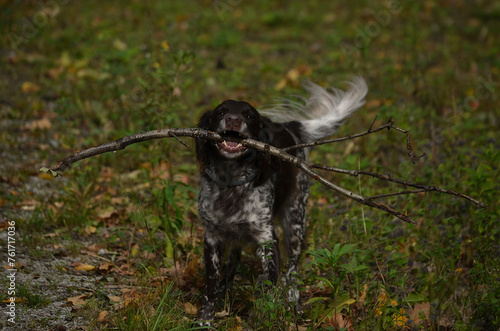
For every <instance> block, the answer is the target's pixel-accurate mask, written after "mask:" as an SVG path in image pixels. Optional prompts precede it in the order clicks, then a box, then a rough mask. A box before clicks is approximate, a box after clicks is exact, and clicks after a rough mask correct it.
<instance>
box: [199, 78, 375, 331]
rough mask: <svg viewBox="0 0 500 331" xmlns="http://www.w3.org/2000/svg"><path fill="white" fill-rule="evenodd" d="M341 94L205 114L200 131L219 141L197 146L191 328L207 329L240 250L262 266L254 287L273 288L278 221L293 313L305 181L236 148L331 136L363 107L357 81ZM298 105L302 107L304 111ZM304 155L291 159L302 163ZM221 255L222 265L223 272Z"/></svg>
mask: <svg viewBox="0 0 500 331" xmlns="http://www.w3.org/2000/svg"><path fill="white" fill-rule="evenodd" d="M350 85H351V88H350V90H348V91H342V90H339V89H330V90H327V89H324V88H322V87H320V86H318V85H316V84H314V83H312V82H308V83H307V84H306V85H305V89H306V90H307V91H308V92H309V97H308V98H307V99H303V101H304V102H303V103H298V102H291V101H290V102H288V103H285V104H282V105H278V106H275V107H272V108H270V109H267V110H264V111H261V112H259V111H257V110H256V109H255V108H254V107H252V106H251V105H250V104H249V103H247V102H244V101H234V100H226V101H224V102H222V103H221V104H220V105H218V106H217V107H216V108H215V109H214V110H209V111H207V112H205V113H204V114H203V115H202V116H201V118H200V121H199V123H198V127H199V128H201V129H205V130H209V131H212V132H216V133H218V134H220V135H221V136H222V137H224V139H225V140H224V141H222V142H215V141H210V140H206V139H202V138H197V139H196V156H197V161H198V164H199V167H200V176H201V180H200V193H199V200H198V203H199V216H200V219H201V222H202V224H203V227H204V229H205V237H204V261H205V269H206V270H205V272H206V288H205V294H204V297H203V298H202V305H201V309H200V312H199V314H198V317H197V321H199V324H198V325H202V326H211V325H212V321H213V319H214V316H215V309H216V303H217V299H218V296H219V294H220V293H222V292H223V291H224V290H225V289H226V288H230V287H231V285H232V282H233V278H234V276H235V273H236V269H237V266H238V263H239V261H240V257H241V251H242V249H244V248H247V247H250V246H249V245H251V246H253V247H256V251H257V256H258V257H259V258H260V260H261V262H262V275H261V276H260V277H259V278H261V279H267V280H269V281H271V282H272V283H273V284H276V283H277V282H278V280H279V275H280V265H279V264H280V256H279V243H278V237H277V234H276V232H275V219H277V220H279V222H278V223H279V224H280V225H281V228H282V237H283V240H284V242H285V247H286V248H287V249H286V250H287V255H288V266H287V268H286V273H285V274H284V277H283V278H284V281H285V283H286V284H287V285H290V286H289V288H290V289H289V290H288V293H287V294H288V300H289V301H290V302H291V303H295V305H296V309H297V310H298V311H299V312H300V309H301V308H300V293H299V291H298V290H297V288H296V286H294V283H295V281H294V275H295V274H296V273H298V272H299V260H300V256H301V252H302V249H303V247H304V237H305V234H306V217H305V216H306V206H307V200H308V196H309V184H310V183H309V178H308V176H307V175H306V174H305V173H303V172H302V171H300V170H299V169H298V168H296V167H295V166H294V165H292V164H290V163H287V162H284V161H280V160H279V159H277V158H275V157H272V156H270V155H269V154H267V153H265V152H261V151H256V150H255V149H252V148H248V147H245V146H243V145H242V144H240V143H239V142H238V141H241V139H245V138H249V139H255V140H259V141H262V142H264V143H266V144H269V145H272V146H275V147H277V148H285V147H290V146H293V145H297V144H303V143H310V142H313V141H317V140H320V139H324V138H326V137H328V136H331V135H332V134H333V133H334V132H335V131H336V129H337V128H338V127H339V126H340V125H341V124H342V122H343V121H344V120H345V119H346V118H347V117H349V116H350V115H351V114H352V113H353V112H355V111H356V110H357V109H358V108H360V107H361V106H363V104H364V98H365V95H366V93H367V90H368V88H367V85H366V83H365V81H364V79H363V78H361V77H356V78H354V79H353V81H352V82H350ZM304 103H305V104H304ZM309 152H310V148H308V147H305V148H298V149H292V150H290V151H289V153H290V154H292V155H294V156H296V157H298V158H300V159H303V160H307V159H308V155H309ZM225 253H227V262H226V264H225V267H224V268H222V262H223V258H224V256H225Z"/></svg>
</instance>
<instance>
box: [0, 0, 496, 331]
mask: <svg viewBox="0 0 500 331" xmlns="http://www.w3.org/2000/svg"><path fill="white" fill-rule="evenodd" d="M52 3H53V2H52ZM399 4H400V6H396V7H388V5H385V4H383V3H373V2H368V1H361V0H360V1H354V2H352V3H349V4H344V3H340V2H328V3H327V2H316V1H312V2H281V1H280V2H272V3H269V2H266V1H253V2H247V1H215V2H212V1H192V3H190V4H186V3H185V2H176V1H148V2H141V1H130V2H127V3H126V4H122V5H117V3H115V2H98V1H86V2H85V3H83V2H82V3H80V2H78V3H74V2H68V3H67V4H60V5H58V7H57V8H52V7H48V5H45V7H44V6H42V5H37V4H34V3H33V4H32V3H30V2H23V1H14V2H7V1H0V6H1V7H2V14H1V15H2V16H1V17H0V22H1V23H0V28H1V29H2V30H1V31H2V32H3V33H2V38H3V39H2V44H1V45H2V47H1V49H2V50H3V51H2V53H1V54H2V57H1V60H0V76H1V77H2V79H0V107H1V112H0V120H1V121H2V131H1V132H0V146H1V147H0V151H1V153H2V158H3V159H5V161H3V162H4V164H3V165H2V167H1V168H0V169H1V174H0V176H1V181H0V182H1V183H0V184H1V185H2V190H0V208H3V209H5V212H6V215H8V217H9V218H12V219H15V220H16V223H18V224H19V229H18V231H19V233H20V234H21V236H22V237H23V239H24V242H25V243H26V245H27V246H28V251H29V252H30V256H32V258H34V259H41V258H47V257H50V254H47V253H44V252H43V250H40V249H38V247H45V246H47V245H55V244H56V243H57V242H58V240H59V239H58V238H64V243H66V244H65V245H67V252H68V254H71V255H72V256H75V257H76V256H78V254H80V249H81V247H82V245H83V244H82V243H80V240H82V239H85V240H87V241H92V242H94V243H98V244H99V245H101V246H102V247H105V248H106V249H107V250H108V251H111V252H114V253H116V254H115V255H113V256H120V254H122V253H123V252H127V253H126V255H124V256H126V260H120V261H119V262H116V261H115V263H121V264H126V265H128V266H130V268H131V269H133V270H137V271H136V272H137V273H136V274H134V275H132V276H130V277H128V278H127V280H126V281H127V282H129V283H140V282H142V281H143V279H144V278H145V279H146V281H147V280H148V279H153V278H154V277H159V276H161V277H166V278H167V279H168V281H169V282H170V283H169V284H171V287H170V288H168V290H166V289H165V290H164V291H160V290H158V291H153V290H151V291H150V292H148V293H147V294H144V295H145V296H144V298H147V299H145V300H143V301H141V302H140V304H131V305H129V306H127V307H116V306H112V307H113V308H110V309H109V310H110V318H109V320H108V322H107V323H108V324H102V323H100V322H97V316H98V314H99V313H100V311H101V310H102V309H103V307H100V306H99V305H98V304H96V305H97V306H95V307H94V308H92V307H89V308H88V309H87V313H88V316H87V317H88V320H89V321H90V322H89V323H90V325H91V328H92V329H95V330H97V329H101V328H110V329H112V328H120V329H122V328H124V329H150V330H161V329H166V328H169V327H173V326H177V325H182V326H183V327H188V325H189V323H188V322H189V320H192V319H193V314H190V313H188V312H187V311H186V309H185V304H186V303H190V304H193V305H197V304H198V301H199V299H200V297H201V290H202V287H203V273H202V264H201V261H202V258H201V257H202V235H201V233H202V229H201V225H200V223H199V221H198V217H197V210H196V195H197V190H198V188H197V170H196V165H195V158H194V151H193V148H191V149H190V148H186V147H184V146H183V145H181V144H179V143H178V142H177V141H175V140H162V141H154V142H146V143H142V144H138V145H134V146H130V147H128V148H127V149H126V150H124V151H120V152H117V153H110V154H107V155H101V156H99V157H95V158H91V159H87V160H84V161H81V162H79V163H77V164H75V165H74V166H73V167H72V169H69V170H67V171H66V172H65V174H64V178H63V179H61V178H57V179H55V180H49V179H43V178H41V179H38V178H37V177H36V176H37V169H38V168H39V167H40V166H42V165H50V164H54V163H56V162H57V161H59V160H61V159H62V158H63V157H65V156H66V155H68V154H70V153H72V152H74V151H76V150H80V149H83V148H85V147H90V146H93V145H97V144H101V143H104V142H108V141H111V140H114V139H117V138H120V137H122V136H124V135H128V134H132V133H136V132H140V131H146V130H151V129H154V128H162V127H193V126H195V124H196V122H197V119H198V118H199V116H200V115H201V114H202V113H203V112H204V111H205V110H207V109H210V108H213V107H214V106H215V105H217V104H218V103H219V102H221V101H222V100H224V99H228V98H234V99H242V100H246V101H249V102H250V103H252V104H253V105H254V106H256V107H261V106H263V105H267V104H270V103H273V102H275V100H276V99H278V98H281V97H286V96H290V95H297V94H302V93H303V92H302V91H301V89H300V82H301V81H303V80H305V79H308V78H310V79H312V80H313V81H315V82H318V83H319V84H321V85H325V86H326V85H335V86H338V85H339V84H340V86H343V85H342V82H343V81H344V80H346V79H348V78H349V77H350V76H352V75H353V74H361V75H362V76H364V77H365V78H366V79H367V81H368V85H369V89H370V91H369V94H368V96H367V105H366V106H365V107H364V108H363V109H361V110H360V111H359V112H358V113H357V114H355V115H354V116H353V117H352V118H351V119H349V120H348V121H347V122H346V124H345V125H344V126H343V127H342V128H341V129H340V131H339V133H338V134H337V136H342V135H347V134H352V133H355V132H360V131H364V130H366V129H367V128H368V127H369V126H370V124H371V123H372V121H373V119H374V118H375V116H376V115H378V120H377V122H376V124H382V123H385V122H386V121H387V120H388V119H389V118H391V117H392V118H393V120H394V121H395V122H396V125H397V126H399V127H401V128H404V129H409V130H411V136H412V144H413V148H414V150H415V152H416V153H417V154H419V155H420V154H422V153H425V154H426V157H423V158H422V159H420V160H419V161H418V162H417V164H412V163H411V162H409V160H408V158H407V156H406V145H405V144H406V142H405V137H404V135H400V134H396V133H395V132H392V131H390V132H380V133H377V134H373V135H369V136H368V137H364V138H360V139H358V140H356V141H355V142H354V143H350V142H347V143H341V144H334V145H324V146H320V147H319V148H317V149H315V151H314V152H313V153H312V159H313V160H314V161H315V162H318V163H324V164H328V165H331V166H336V167H341V168H346V169H358V167H359V165H361V168H362V169H365V170H370V171H376V172H380V173H390V174H391V175H393V176H395V177H401V178H405V179H407V180H409V181H413V182H418V183H426V184H432V185H437V186H442V187H445V188H448V189H451V190H455V191H459V192H462V193H465V194H469V195H471V196H473V197H476V198H478V199H480V200H481V201H482V202H484V203H485V204H487V205H488V208H487V209H477V208H476V207H475V206H473V205H471V204H470V203H469V202H467V201H465V200H463V199H459V198H456V197H452V196H443V195H439V194H435V193H426V194H419V195H411V196H403V197H394V198H388V199H386V200H384V202H385V203H387V204H388V205H390V206H391V207H393V208H395V209H398V210H401V211H407V212H408V213H409V215H411V216H413V217H414V218H415V220H416V221H417V225H408V224H404V223H402V222H400V221H398V220H396V219H393V218H392V217H390V216H388V215H385V214H383V213H381V212H379V211H377V210H374V209H370V208H367V207H362V206H360V205H358V204H356V203H355V202H353V201H350V200H347V199H344V198H342V197H339V196H337V195H335V194H333V193H332V192H331V191H329V190H328V189H326V188H325V187H322V186H321V185H319V184H315V185H313V186H312V188H311V199H310V201H311V202H310V208H309V211H308V215H309V216H308V220H309V228H308V229H309V235H308V250H309V252H308V253H305V254H304V262H303V263H302V271H301V276H302V282H303V284H302V285H301V286H302V287H303V288H302V293H303V296H304V299H305V301H308V302H309V304H307V305H305V307H304V310H305V313H304V315H303V316H302V317H297V316H295V315H294V314H292V313H291V311H289V310H286V309H284V310H283V309H281V308H283V307H286V305H287V304H286V302H284V299H283V297H282V296H281V295H280V293H278V292H277V293H273V292H271V293H263V294H262V296H261V297H256V298H253V299H252V300H248V301H247V302H241V301H244V300H241V299H238V297H237V295H235V296H234V297H231V298H228V300H229V301H231V300H234V301H235V302H234V307H235V308H234V309H233V310H232V311H231V312H230V313H229V315H228V316H226V317H223V318H220V319H219V320H218V323H219V329H237V328H238V327H239V326H243V327H252V328H253V329H269V328H277V329H285V328H288V327H290V326H291V327H292V328H295V326H301V327H304V328H306V329H310V330H312V329H327V330H328V329H329V330H333V329H340V328H342V325H341V324H342V323H344V324H345V325H344V326H345V327H350V328H353V329H355V330H374V329H379V330H382V329H393V328H394V329H396V328H401V329H403V328H404V327H413V328H414V329H416V330H423V329H434V330H438V329H455V330H488V329H495V328H498V327H499V325H500V312H499V310H498V308H497V307H498V300H499V295H500V293H499V286H498V277H499V276H500V274H499V267H500V265H499V261H498V256H499V255H500V254H499V253H500V252H499V248H498V242H499V239H500V230H499V227H498V220H499V218H500V206H499V201H498V198H497V194H496V193H497V192H498V189H499V188H498V178H499V169H498V164H499V163H500V153H499V152H498V151H499V144H500V141H499V135H498V129H497V127H498V113H499V105H500V104H499V102H498V100H499V98H498V92H499V91H500V85H499V83H498V82H499V81H500V80H499V77H500V72H499V68H500V59H499V57H498V53H499V51H500V49H499V45H500V40H499V36H498V33H495V31H498V30H499V29H500V24H499V21H498V17H499V16H500V6H499V5H498V4H497V3H494V2H492V3H488V4H485V3H483V4H481V5H476V4H472V3H469V2H466V1H458V2H454V3H453V4H452V3H450V2H449V1H441V0H439V1H435V2H432V1H427V2H423V3H421V2H414V1H401V2H399ZM42 9H43V10H42ZM44 10H45V12H46V13H45V14H44ZM47 10H48V11H47ZM47 13H48V14H47ZM44 18H45V20H44ZM13 41H14V44H15V43H18V45H17V46H16V47H14V46H15V45H14V44H13ZM292 69H293V70H295V72H298V73H299V79H298V80H294V79H290V77H289V78H288V80H287V81H286V84H285V85H280V82H282V81H283V80H284V79H285V78H286V77H287V73H288V72H290V70H292ZM277 86H280V87H281V88H279V89H278V88H277ZM40 120H45V121H49V123H50V127H43V125H42V124H43V122H40ZM37 121H38V122H37ZM37 123H38V124H37ZM40 125H41V126H42V127H40ZM186 142H188V143H189V144H190V145H193V142H192V141H188V140H186ZM325 176H326V177H327V178H329V179H331V180H332V181H333V182H335V183H337V184H339V185H342V186H345V187H347V188H349V189H350V190H352V191H354V192H356V193H359V192H360V193H362V194H363V195H366V196H368V195H375V194H381V193H387V192H390V191H394V190H397V189H404V188H401V187H400V188H398V187H397V186H396V185H393V184H390V183H385V182H381V181H378V180H376V179H372V178H369V177H361V178H352V177H348V176H343V175H339V174H325ZM35 181H38V182H40V183H42V184H41V187H38V186H34V184H33V183H34V182H35ZM33 199H34V200H36V202H37V205H36V207H35V211H33V212H31V213H26V212H24V210H25V209H26V208H25V207H26V206H27V205H29V203H28V201H29V200H33ZM30 230H31V231H30ZM50 233H55V234H56V236H55V237H53V236H45V234H50ZM337 244H338V246H336V245H337ZM337 248H338V249H341V248H345V249H347V248H352V250H348V252H347V253H346V254H343V255H341V256H338V259H337V258H335V259H333V258H331V256H330V258H327V257H328V254H331V253H332V252H333V251H334V250H335V249H337ZM145 256H146V257H145ZM243 261H244V263H243V265H242V266H241V267H240V274H241V280H239V281H238V282H237V284H236V287H237V288H238V289H236V290H235V291H237V293H236V294H238V295H242V296H244V297H253V295H254V294H253V293H252V294H250V293H249V292H252V291H251V290H248V284H249V283H248V280H250V279H252V277H253V276H255V272H258V270H259V267H258V261H256V260H255V259H253V258H252V257H251V254H248V256H245V257H244V260H243ZM172 266H177V268H179V270H181V271H182V272H181V273H180V274H179V273H177V274H176V276H172V274H171V273H167V272H165V268H171V267H172ZM107 277H108V278H107V279H110V278H113V277H112V275H107ZM117 279H119V277H117ZM118 283H119V281H118ZM169 286H170V285H169ZM238 291H239V292H238ZM264 292H265V291H264ZM42 299H43V298H42ZM33 302H35V301H33ZM225 304H227V305H229V302H227V301H226V302H225ZM232 304H233V303H232ZM35 306H36V304H35ZM223 306H224V302H221V307H223ZM276 307H279V308H280V309H278V310H276V309H275V308H276ZM418 307H427V308H428V310H427V311H426V312H423V313H421V314H420V315H419V314H418V311H416V308H418ZM108 308H109V307H108ZM108 308H106V309H108ZM170 311H172V313H169V312H170ZM271 313H272V314H276V315H272V314H271ZM82 314H83V313H82ZM418 316H419V317H418ZM417 317H418V318H417ZM273 323H274V324H273ZM278 324H279V326H278ZM104 325H107V326H104Z"/></svg>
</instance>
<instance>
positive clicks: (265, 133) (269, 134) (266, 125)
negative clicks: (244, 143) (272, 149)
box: [259, 116, 276, 145]
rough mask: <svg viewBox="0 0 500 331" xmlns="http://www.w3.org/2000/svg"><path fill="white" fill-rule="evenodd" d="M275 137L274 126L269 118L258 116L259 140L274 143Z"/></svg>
mask: <svg viewBox="0 0 500 331" xmlns="http://www.w3.org/2000/svg"><path fill="white" fill-rule="evenodd" d="M275 139H276V126H275V124H274V123H273V121H271V120H270V119H269V118H267V117H264V116H261V117H260V130H259V141H262V142H263V143H266V144H271V145H274V144H273V142H274V140H275Z"/></svg>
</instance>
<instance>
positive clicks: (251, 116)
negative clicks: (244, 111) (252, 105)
mask: <svg viewBox="0 0 500 331" xmlns="http://www.w3.org/2000/svg"><path fill="white" fill-rule="evenodd" d="M247 119H249V120H254V119H255V116H254V115H251V114H248V115H247Z"/></svg>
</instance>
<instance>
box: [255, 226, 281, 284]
mask: <svg viewBox="0 0 500 331" xmlns="http://www.w3.org/2000/svg"><path fill="white" fill-rule="evenodd" d="M266 237H267V238H270V240H262V239H261V240H260V241H259V247H258V248H257V255H258V256H259V257H260V259H261V262H262V269H263V276H264V279H268V280H270V281H271V282H272V283H273V284H276V283H277V282H278V277H279V271H280V270H279V269H280V267H279V261H280V257H279V242H278V238H277V237H276V236H275V235H274V233H271V234H269V235H268V236H266Z"/></svg>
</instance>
